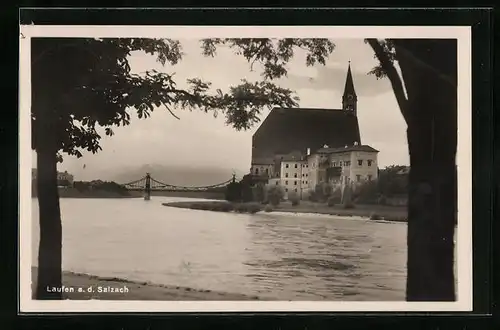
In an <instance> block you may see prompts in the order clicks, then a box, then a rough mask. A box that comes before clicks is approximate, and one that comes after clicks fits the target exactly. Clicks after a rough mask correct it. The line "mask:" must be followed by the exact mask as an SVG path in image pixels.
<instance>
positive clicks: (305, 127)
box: [252, 108, 361, 158]
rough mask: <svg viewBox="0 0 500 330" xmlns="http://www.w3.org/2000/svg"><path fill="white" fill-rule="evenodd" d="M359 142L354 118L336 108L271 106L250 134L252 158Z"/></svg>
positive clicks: (357, 127) (357, 128) (304, 151)
mask: <svg viewBox="0 0 500 330" xmlns="http://www.w3.org/2000/svg"><path fill="white" fill-rule="evenodd" d="M354 142H358V144H360V143H361V140H360V134H359V125H358V119H357V117H356V116H355V115H352V114H350V113H348V112H346V111H343V110H340V109H321V108H319V109H318V108H274V109H273V110H272V111H271V112H270V113H269V115H268V116H267V118H266V119H265V120H264V121H263V122H262V124H261V125H260V127H259V128H258V129H257V131H256V132H255V134H254V135H253V137H252V158H261V157H269V156H272V155H276V154H282V155H285V154H289V153H291V152H293V151H295V150H300V151H301V152H302V153H304V154H305V153H306V151H307V149H308V148H310V150H311V152H314V151H315V150H318V149H320V148H322V147H323V146H324V145H325V144H326V145H328V146H330V147H334V148H335V147H338V148H340V147H342V148H343V147H344V146H345V145H351V146H352V145H353V144H354Z"/></svg>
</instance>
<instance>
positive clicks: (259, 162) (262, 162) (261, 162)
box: [252, 157, 275, 165]
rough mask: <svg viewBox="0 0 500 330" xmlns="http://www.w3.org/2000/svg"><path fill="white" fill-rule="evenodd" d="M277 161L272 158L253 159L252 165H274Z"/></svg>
mask: <svg viewBox="0 0 500 330" xmlns="http://www.w3.org/2000/svg"><path fill="white" fill-rule="evenodd" d="M274 162H275V160H274V159H273V158H272V157H261V158H253V159H252V165H274Z"/></svg>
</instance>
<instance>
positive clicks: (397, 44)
mask: <svg viewBox="0 0 500 330" xmlns="http://www.w3.org/2000/svg"><path fill="white" fill-rule="evenodd" d="M394 44H395V47H396V53H399V54H401V55H403V56H406V57H407V58H408V59H409V60H411V61H412V62H414V64H415V65H416V66H418V67H420V68H421V69H423V70H428V71H431V72H432V73H434V74H435V75H436V76H437V77H438V78H439V79H441V80H443V81H445V82H447V83H448V84H450V85H451V86H452V87H454V88H456V87H457V84H456V82H455V81H453V79H452V78H450V77H448V76H447V75H445V74H442V73H441V72H439V71H438V70H437V69H436V68H434V67H433V66H431V65H429V64H427V63H426V62H424V61H423V60H421V59H419V58H418V57H416V56H415V55H414V54H413V53H412V52H411V51H409V50H407V49H406V48H405V47H403V46H402V45H401V43H400V42H398V41H397V40H395V43H394Z"/></svg>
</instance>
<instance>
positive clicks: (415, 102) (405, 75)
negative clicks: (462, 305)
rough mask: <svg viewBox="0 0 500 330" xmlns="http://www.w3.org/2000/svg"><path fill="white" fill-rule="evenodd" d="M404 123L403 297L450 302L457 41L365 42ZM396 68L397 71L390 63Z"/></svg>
mask: <svg viewBox="0 0 500 330" xmlns="http://www.w3.org/2000/svg"><path fill="white" fill-rule="evenodd" d="M366 42H368V43H369V44H370V46H371V47H372V49H373V51H374V52H375V56H376V57H377V59H378V60H379V62H380V65H379V66H377V67H376V68H374V69H373V70H372V72H371V73H372V74H375V75H376V76H377V77H378V78H382V77H387V78H388V79H389V81H390V82H391V85H392V88H393V90H394V94H395V96H396V100H397V102H398V105H399V108H400V110H401V113H402V115H403V117H404V119H405V121H406V124H407V139H408V148H409V154H410V173H409V182H408V197H409V200H408V237H407V241H408V261H407V272H408V277H407V286H406V299H407V300H408V301H453V300H455V280H454V272H453V263H454V241H453V238H454V231H455V225H456V217H457V205H456V203H457V200H456V197H457V195H456V189H457V177H456V149H457V40H456V39H391V40H377V39H367V40H366ZM395 61H397V63H398V65H399V67H400V69H401V77H400V76H399V74H398V72H397V70H396V68H395V65H394V62H395Z"/></svg>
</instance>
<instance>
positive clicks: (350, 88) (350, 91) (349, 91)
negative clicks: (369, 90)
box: [344, 61, 356, 97]
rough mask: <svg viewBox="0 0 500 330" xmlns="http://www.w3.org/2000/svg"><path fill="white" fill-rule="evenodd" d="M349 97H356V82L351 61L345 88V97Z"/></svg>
mask: <svg viewBox="0 0 500 330" xmlns="http://www.w3.org/2000/svg"><path fill="white" fill-rule="evenodd" d="M347 95H352V96H356V91H355V90H354V82H353V80H352V73H351V61H349V66H348V67H347V77H346V79H345V87H344V97H346V96H347Z"/></svg>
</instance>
